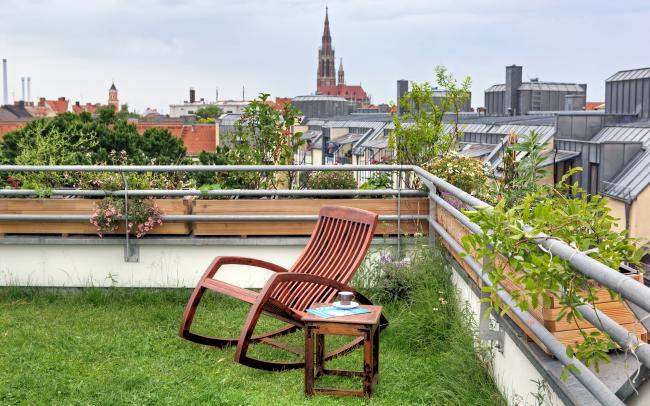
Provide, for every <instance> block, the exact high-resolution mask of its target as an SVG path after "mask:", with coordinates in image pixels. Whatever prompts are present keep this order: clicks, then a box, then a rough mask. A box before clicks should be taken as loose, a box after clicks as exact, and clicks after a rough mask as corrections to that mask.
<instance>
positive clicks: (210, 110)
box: [196, 106, 223, 123]
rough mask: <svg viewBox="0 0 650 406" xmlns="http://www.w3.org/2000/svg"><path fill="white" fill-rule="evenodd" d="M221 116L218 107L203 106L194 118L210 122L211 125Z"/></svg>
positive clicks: (221, 112)
mask: <svg viewBox="0 0 650 406" xmlns="http://www.w3.org/2000/svg"><path fill="white" fill-rule="evenodd" d="M222 114H223V110H222V109H221V108H220V107H219V106H205V107H201V108H200V109H198V110H197V111H196V116H197V117H198V118H199V121H200V120H212V121H211V122H212V123H214V122H215V121H216V119H218V118H219V117H221V115H222Z"/></svg>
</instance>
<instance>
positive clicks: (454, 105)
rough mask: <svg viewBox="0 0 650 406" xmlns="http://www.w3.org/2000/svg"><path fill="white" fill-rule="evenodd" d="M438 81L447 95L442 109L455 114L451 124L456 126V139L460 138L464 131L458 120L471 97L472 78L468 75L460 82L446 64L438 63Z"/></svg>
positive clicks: (444, 111) (443, 100)
mask: <svg viewBox="0 0 650 406" xmlns="http://www.w3.org/2000/svg"><path fill="white" fill-rule="evenodd" d="M436 81H437V82H438V86H439V87H441V88H442V89H445V97H444V98H443V99H442V102H441V104H442V108H441V109H442V111H443V113H452V114H453V115H454V120H452V121H451V124H452V125H453V128H454V130H453V131H454V136H455V138H456V140H460V139H461V138H462V136H463V133H462V131H461V130H460V127H459V123H458V120H459V118H460V112H461V111H462V110H463V106H464V105H465V102H467V100H468V99H469V97H470V94H471V93H470V89H471V87H472V78H470V77H469V76H466V77H465V79H463V81H462V82H461V83H460V84H459V83H458V82H457V81H456V78H454V75H452V74H451V73H449V72H447V70H446V69H445V67H444V66H442V65H438V66H436Z"/></svg>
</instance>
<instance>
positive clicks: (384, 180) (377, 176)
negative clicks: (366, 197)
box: [359, 172, 393, 190]
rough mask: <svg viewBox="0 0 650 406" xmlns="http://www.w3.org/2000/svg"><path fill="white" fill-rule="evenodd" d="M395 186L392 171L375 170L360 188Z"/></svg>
mask: <svg viewBox="0 0 650 406" xmlns="http://www.w3.org/2000/svg"><path fill="white" fill-rule="evenodd" d="M392 187H393V178H392V176H391V173H390V172H373V173H372V174H371V175H370V178H368V180H367V181H365V182H363V183H362V184H361V186H360V187H359V189H365V190H377V189H390V188H392Z"/></svg>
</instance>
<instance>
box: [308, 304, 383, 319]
mask: <svg viewBox="0 0 650 406" xmlns="http://www.w3.org/2000/svg"><path fill="white" fill-rule="evenodd" d="M307 311H308V312H309V313H311V314H315V315H316V316H319V317H322V318H325V319H329V318H331V317H341V316H352V315H355V314H363V313H370V310H368V309H364V308H363V307H355V308H353V309H339V308H338V307H334V306H325V307H317V308H315V309H307Z"/></svg>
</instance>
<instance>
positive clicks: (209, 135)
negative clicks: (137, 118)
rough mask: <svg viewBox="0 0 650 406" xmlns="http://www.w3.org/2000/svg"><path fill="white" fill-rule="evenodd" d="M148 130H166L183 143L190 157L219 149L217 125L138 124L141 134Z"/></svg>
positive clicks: (143, 122)
mask: <svg viewBox="0 0 650 406" xmlns="http://www.w3.org/2000/svg"><path fill="white" fill-rule="evenodd" d="M148 128H166V129H168V130H169V132H170V133H171V134H172V135H173V136H174V137H176V138H179V139H180V140H181V141H183V144H184V145H185V148H187V154H188V155H198V154H200V153H201V152H202V151H208V152H214V151H215V150H216V149H217V124H216V123H215V124H184V123H183V122H181V121H176V122H163V123H161V122H147V121H141V122H139V123H138V124H137V129H138V132H139V133H140V134H143V133H144V132H145V131H146V130H147V129H148Z"/></svg>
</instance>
